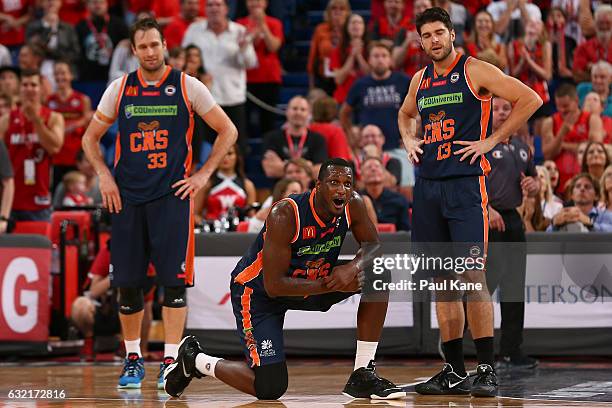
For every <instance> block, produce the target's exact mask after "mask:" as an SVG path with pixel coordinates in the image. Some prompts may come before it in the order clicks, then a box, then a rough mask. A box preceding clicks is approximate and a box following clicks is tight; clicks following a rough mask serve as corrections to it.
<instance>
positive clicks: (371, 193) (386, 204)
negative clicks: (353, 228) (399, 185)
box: [361, 157, 410, 231]
mask: <svg viewBox="0 0 612 408" xmlns="http://www.w3.org/2000/svg"><path fill="white" fill-rule="evenodd" d="M384 177H385V176H384V166H383V164H382V162H381V161H380V159H378V158H377V157H368V158H366V159H365V161H364V162H363V163H362V165H361V180H362V181H363V184H364V189H363V191H362V194H363V195H366V196H368V197H369V198H370V199H371V200H372V204H373V205H374V209H375V211H376V216H377V219H378V222H379V223H383V224H393V225H395V228H396V229H397V230H398V231H409V230H410V220H409V215H408V211H409V209H410V203H409V202H408V200H407V199H406V198H405V197H404V196H403V195H401V194H399V193H396V192H395V191H392V190H390V189H388V188H385V184H384V183H385V182H384Z"/></svg>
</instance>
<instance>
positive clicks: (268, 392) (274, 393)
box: [254, 361, 289, 400]
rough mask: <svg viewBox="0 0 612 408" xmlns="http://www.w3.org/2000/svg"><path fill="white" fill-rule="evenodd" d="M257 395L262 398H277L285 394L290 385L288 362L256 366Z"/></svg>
mask: <svg viewBox="0 0 612 408" xmlns="http://www.w3.org/2000/svg"><path fill="white" fill-rule="evenodd" d="M254 370H255V396H256V397H257V399H260V400H275V399H279V398H280V397H282V396H283V394H285V392H286V391H287V386H288V385H289V375H288V374H287V363H286V362H285V361H281V362H280V363H274V364H268V365H265V366H259V367H255V369H254Z"/></svg>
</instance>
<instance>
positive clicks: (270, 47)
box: [237, 0, 284, 134]
mask: <svg viewBox="0 0 612 408" xmlns="http://www.w3.org/2000/svg"><path fill="white" fill-rule="evenodd" d="M246 6H247V9H248V10H249V15H248V16H246V17H244V18H241V19H239V20H237V23H238V24H242V25H243V26H245V27H246V30H247V33H248V35H249V36H250V37H251V38H253V47H255V53H256V54H257V61H258V65H257V67H255V68H251V69H249V70H247V90H248V91H249V92H250V93H251V94H252V95H253V96H255V97H256V98H257V99H259V100H261V101H263V102H264V103H266V104H267V105H269V106H272V107H274V106H276V105H277V104H278V101H279V95H280V88H281V83H282V76H281V71H282V66H281V62H280V59H279V57H278V52H279V50H280V48H281V46H282V45H283V41H284V34H283V23H281V21H280V20H279V19H277V18H274V17H270V16H268V15H266V7H267V6H268V1H267V0H247V2H246ZM248 107H249V110H251V111H252V110H255V111H256V112H257V113H258V114H259V115H258V116H259V131H260V134H264V133H267V132H269V131H271V130H272V129H273V128H274V124H275V122H276V114H275V113H274V112H271V111H270V109H269V108H267V107H263V106H256V105H255V104H253V103H249V104H248Z"/></svg>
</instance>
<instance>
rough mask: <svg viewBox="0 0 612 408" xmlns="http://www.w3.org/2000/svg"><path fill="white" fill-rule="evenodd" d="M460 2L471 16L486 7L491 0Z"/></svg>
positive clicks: (465, 0)
mask: <svg viewBox="0 0 612 408" xmlns="http://www.w3.org/2000/svg"><path fill="white" fill-rule="evenodd" d="M462 3H463V5H464V6H465V8H466V9H468V12H469V13H470V15H472V16H473V15H475V14H476V13H478V12H479V11H480V10H482V9H484V8H486V7H487V6H488V5H489V4H490V3H491V0H463V1H462Z"/></svg>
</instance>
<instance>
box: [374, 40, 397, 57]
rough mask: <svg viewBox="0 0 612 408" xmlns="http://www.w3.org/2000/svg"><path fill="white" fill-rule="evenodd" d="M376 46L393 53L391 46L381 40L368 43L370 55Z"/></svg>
mask: <svg viewBox="0 0 612 408" xmlns="http://www.w3.org/2000/svg"><path fill="white" fill-rule="evenodd" d="M374 48H384V49H385V50H387V51H388V52H389V54H391V53H392V51H391V47H389V46H388V45H387V44H385V43H383V42H381V41H371V42H370V44H368V57H369V56H370V53H371V52H372V50H373V49H374Z"/></svg>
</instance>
